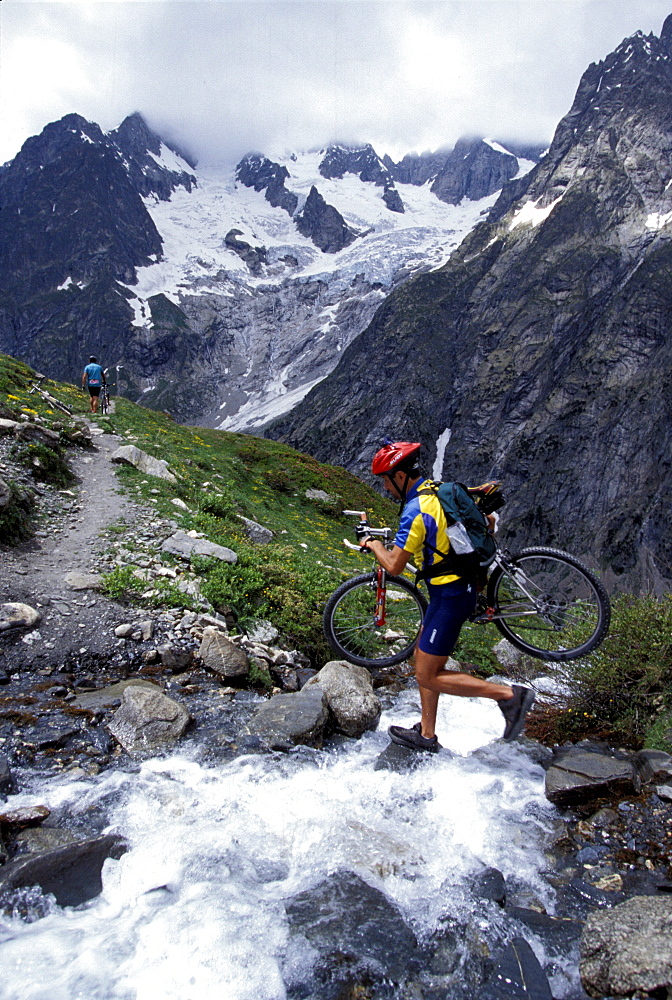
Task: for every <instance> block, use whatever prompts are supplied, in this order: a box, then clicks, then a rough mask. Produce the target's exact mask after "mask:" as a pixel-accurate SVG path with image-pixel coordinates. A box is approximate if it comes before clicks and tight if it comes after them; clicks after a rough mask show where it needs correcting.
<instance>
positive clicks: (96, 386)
mask: <svg viewBox="0 0 672 1000" xmlns="http://www.w3.org/2000/svg"><path fill="white" fill-rule="evenodd" d="M105 384H106V382H105V372H104V371H103V369H102V366H101V365H99V364H98V361H97V359H96V358H94V357H93V355H92V356H91V357H90V358H89V363H88V365H87V366H86V368H85V369H84V371H83V372H82V389H85V388H86V387H87V386H88V389H89V396H90V398H91V412H92V413H97V412H98V398H99V396H100V390H101V387H102V386H103V385H105Z"/></svg>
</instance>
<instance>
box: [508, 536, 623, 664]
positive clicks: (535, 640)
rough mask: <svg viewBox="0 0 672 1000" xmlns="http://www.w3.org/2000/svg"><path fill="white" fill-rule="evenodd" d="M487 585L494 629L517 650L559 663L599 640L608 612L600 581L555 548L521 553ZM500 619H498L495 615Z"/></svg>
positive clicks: (587, 649)
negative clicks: (492, 610) (492, 609)
mask: <svg viewBox="0 0 672 1000" xmlns="http://www.w3.org/2000/svg"><path fill="white" fill-rule="evenodd" d="M509 566H510V569H504V570H503V569H502V568H501V567H500V566H497V567H496V568H495V570H494V571H493V573H492V575H491V576H490V579H489V581H488V604H489V605H490V607H492V608H494V610H495V615H496V617H495V619H494V622H495V625H496V626H497V628H498V629H499V631H500V632H501V633H502V635H503V636H504V637H505V638H506V639H508V640H509V642H510V643H512V645H514V646H516V648H517V649H520V650H522V651H523V652H524V653H529V654H530V656H536V657H538V658H539V659H542V660H549V661H553V662H556V663H563V662H565V661H566V660H575V659H578V658H579V657H581V656H585V655H586V654H587V653H589V652H590V651H591V649H595V647H596V646H597V645H599V643H600V642H602V640H603V639H604V637H605V635H606V634H607V630H608V628H609V620H610V617H611V608H610V605H609V598H608V596H607V592H606V590H605V589H604V586H603V585H602V583H601V582H600V581H599V580H598V578H597V577H596V576H595V575H594V574H593V573H591V571H590V570H589V569H588V567H587V566H584V565H583V563H582V562H580V561H579V560H578V559H575V558H574V556H572V555H570V554H569V553H568V552H562V551H561V550H560V549H549V548H541V547H540V548H529V549H522V550H521V552H519V553H518V555H515V556H512V557H511V558H510V560H509ZM499 616H501V617H499Z"/></svg>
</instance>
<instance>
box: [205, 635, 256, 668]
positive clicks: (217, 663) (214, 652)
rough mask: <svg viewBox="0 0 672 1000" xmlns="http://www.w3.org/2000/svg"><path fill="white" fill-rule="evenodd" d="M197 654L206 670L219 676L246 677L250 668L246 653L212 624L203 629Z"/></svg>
mask: <svg viewBox="0 0 672 1000" xmlns="http://www.w3.org/2000/svg"><path fill="white" fill-rule="evenodd" d="M198 655H199V657H200V658H201V660H202V661H203V663H204V664H205V666H206V667H207V668H208V670H214V672H215V673H216V674H219V675H220V677H229V678H233V677H247V675H248V673H249V670H250V661H249V659H248V657H247V653H245V652H243V650H242V649H240V647H239V646H236V644H235V643H234V642H231V640H230V639H227V637H226V636H225V635H224V633H223V632H220V630H219V629H217V628H214V626H208V627H207V628H204V629H203V638H202V640H201V645H200V647H199V650H198Z"/></svg>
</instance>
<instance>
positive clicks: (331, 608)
mask: <svg viewBox="0 0 672 1000" xmlns="http://www.w3.org/2000/svg"><path fill="white" fill-rule="evenodd" d="M376 580H377V574H376V573H366V574H364V575H363V576H355V577H353V578H352V580H346V581H345V583H342V584H341V586H340V587H339V588H338V589H337V590H335V591H334V593H333V594H332V595H331V597H330V598H329V600H328V601H327V604H326V606H325V609H324V614H323V617H322V624H323V628H324V634H325V636H326V639H327V641H328V642H329V644H330V645H331V646H332V647H333V649H335V650H336V652H337V653H339V655H340V656H342V657H343V659H345V660H348V662H349V663H356V664H357V665H358V666H360V667H390V666H392V664H394V663H401V662H402V660H407V659H408V657H409V656H410V655H411V653H412V652H413V649H414V647H415V643H416V642H417V639H418V636H419V634H420V629H421V627H422V619H423V618H424V615H425V611H426V609H427V602H426V600H425V598H424V597H423V596H422V594H421V593H420V592H419V591H418V590H417V588H416V587H414V586H413V584H412V583H409V582H408V581H407V580H404V579H402V578H401V577H396V576H388V578H387V599H386V612H385V618H386V623H385V625H384V626H382V627H378V626H376V625H375V624H374V613H375V608H376V589H377V583H376Z"/></svg>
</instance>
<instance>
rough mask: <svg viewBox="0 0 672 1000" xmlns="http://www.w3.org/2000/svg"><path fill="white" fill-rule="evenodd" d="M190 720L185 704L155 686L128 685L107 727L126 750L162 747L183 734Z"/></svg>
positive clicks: (160, 748) (174, 741)
mask: <svg viewBox="0 0 672 1000" xmlns="http://www.w3.org/2000/svg"><path fill="white" fill-rule="evenodd" d="M190 721H191V716H190V714H189V712H188V711H187V709H186V708H185V707H184V705H181V704H180V703H179V702H177V701H173V699H172V698H168V697H167V696H166V695H165V694H163V692H162V691H160V690H159V689H158V688H154V689H152V690H150V689H149V688H146V687H138V686H134V687H127V688H126V690H125V691H124V693H123V696H122V699H121V705H120V706H119V708H118V709H117V711H116V712H115V714H114V716H113V717H112V719H111V721H110V723H109V725H108V727H107V728H108V729H109V730H110V732H111V733H112V735H113V736H114V738H115V739H116V740H117V741H118V742H119V743H121V745H122V747H123V748H124V749H125V750H128V752H129V753H134V752H138V751H153V750H164V749H166V747H169V746H172V744H173V743H176V742H177V740H179V738H180V737H181V736H182V734H183V733H184V731H185V729H186V728H187V726H188V725H189V722H190Z"/></svg>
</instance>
